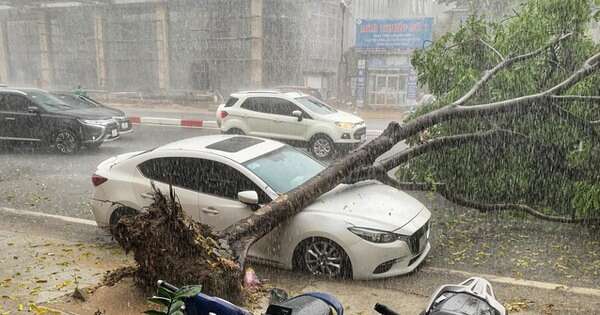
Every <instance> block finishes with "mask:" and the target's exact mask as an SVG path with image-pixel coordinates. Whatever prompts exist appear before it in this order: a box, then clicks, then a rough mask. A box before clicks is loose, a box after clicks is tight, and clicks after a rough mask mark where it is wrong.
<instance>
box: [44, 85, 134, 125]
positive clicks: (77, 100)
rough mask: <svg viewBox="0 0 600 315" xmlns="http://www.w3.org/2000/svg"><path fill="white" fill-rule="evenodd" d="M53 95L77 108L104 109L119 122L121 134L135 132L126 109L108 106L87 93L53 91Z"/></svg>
mask: <svg viewBox="0 0 600 315" xmlns="http://www.w3.org/2000/svg"><path fill="white" fill-rule="evenodd" d="M52 95H54V96H56V97H57V98H59V99H61V100H62V101H63V102H65V103H67V104H69V105H71V106H74V107H76V108H81V109H88V108H94V109H96V110H98V111H103V112H105V113H106V114H107V115H110V116H112V118H113V119H114V120H115V121H116V122H117V124H118V126H119V133H120V134H121V135H124V134H129V133H132V132H133V125H132V124H131V121H130V120H129V118H128V117H127V115H126V114H125V112H124V111H122V110H120V109H116V108H112V107H109V106H106V105H104V104H102V103H100V102H98V101H96V100H95V99H92V98H91V97H89V96H85V95H76V94H72V93H62V92H52Z"/></svg>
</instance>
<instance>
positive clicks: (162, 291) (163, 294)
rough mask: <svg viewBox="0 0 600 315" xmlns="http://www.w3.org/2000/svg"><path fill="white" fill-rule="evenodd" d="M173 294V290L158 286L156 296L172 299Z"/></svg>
mask: <svg viewBox="0 0 600 315" xmlns="http://www.w3.org/2000/svg"><path fill="white" fill-rule="evenodd" d="M174 295H175V293H174V292H173V291H171V290H167V289H165V288H163V287H159V288H158V296H159V297H164V298H167V299H172V298H173V296H174Z"/></svg>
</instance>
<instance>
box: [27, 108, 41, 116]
mask: <svg viewBox="0 0 600 315" xmlns="http://www.w3.org/2000/svg"><path fill="white" fill-rule="evenodd" d="M27 112H28V113H31V114H39V113H40V109H39V108H37V107H35V106H28V107H27Z"/></svg>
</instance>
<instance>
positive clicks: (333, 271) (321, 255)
mask: <svg viewBox="0 0 600 315" xmlns="http://www.w3.org/2000/svg"><path fill="white" fill-rule="evenodd" d="M304 263H305V264H306V267H307V269H308V271H309V272H310V273H311V274H313V275H324V276H328V277H337V276H340V275H341V273H342V253H341V252H340V251H339V249H338V248H337V247H336V246H334V245H333V244H331V243H330V242H328V241H317V242H313V243H311V244H310V245H309V246H308V247H307V248H306V252H305V253H304Z"/></svg>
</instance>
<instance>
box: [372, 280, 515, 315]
mask: <svg viewBox="0 0 600 315" xmlns="http://www.w3.org/2000/svg"><path fill="white" fill-rule="evenodd" d="M375 311H377V312H378V313H379V314H382V315H398V313H396V312H394V311H392V310H391V309H390V308H388V307H387V306H385V305H383V304H376V305H375ZM507 314H508V313H507V311H506V309H505V308H504V306H502V304H501V303H500V302H498V300H496V296H495V295H494V290H493V289H492V285H491V284H490V283H489V281H487V280H485V279H483V278H479V277H472V278H469V279H467V280H465V281H463V282H461V283H460V284H446V285H443V286H441V287H440V288H438V289H437V291H436V292H435V294H434V295H433V296H432V297H431V299H430V300H429V303H428V304H427V308H426V309H425V310H424V311H423V312H422V313H421V315H507Z"/></svg>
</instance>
